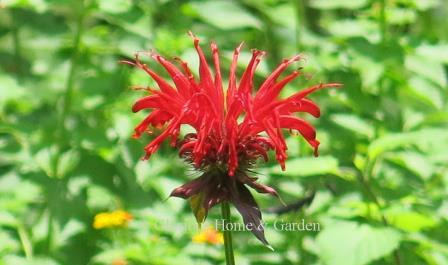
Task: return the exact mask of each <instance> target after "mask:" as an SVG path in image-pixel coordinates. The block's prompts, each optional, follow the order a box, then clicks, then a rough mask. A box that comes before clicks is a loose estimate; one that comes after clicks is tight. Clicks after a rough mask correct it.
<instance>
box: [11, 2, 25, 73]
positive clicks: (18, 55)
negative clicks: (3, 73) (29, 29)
mask: <svg viewBox="0 0 448 265" xmlns="http://www.w3.org/2000/svg"><path fill="white" fill-rule="evenodd" d="M11 14H12V19H13V26H12V29H11V33H12V42H13V46H14V57H15V63H16V75H17V80H18V81H20V80H21V78H22V71H23V67H22V52H21V50H22V48H21V43H20V37H19V24H20V23H19V19H18V18H19V15H18V14H17V10H14V9H13V10H11Z"/></svg>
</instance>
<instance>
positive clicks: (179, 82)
mask: <svg viewBox="0 0 448 265" xmlns="http://www.w3.org/2000/svg"><path fill="white" fill-rule="evenodd" d="M152 57H153V58H154V59H155V60H157V61H158V62H159V63H160V64H161V65H162V66H163V67H164V68H165V69H166V71H167V72H168V73H169V74H170V76H171V78H172V79H173V82H174V84H175V85H176V88H177V90H178V91H179V93H180V94H181V95H182V96H184V97H187V96H189V95H190V82H189V80H188V78H187V77H186V76H185V75H184V74H183V73H182V72H181V71H179V69H177V67H176V66H174V65H173V64H172V63H170V62H169V61H167V60H166V59H165V58H163V57H162V56H160V55H158V54H154V53H153V54H152Z"/></svg>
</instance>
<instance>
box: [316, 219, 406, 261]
mask: <svg viewBox="0 0 448 265" xmlns="http://www.w3.org/2000/svg"><path fill="white" fill-rule="evenodd" d="M400 239H401V235H400V233H398V232H397V231H396V230H394V229H392V228H378V227H373V226H370V225H367V224H359V223H356V222H349V221H336V222H331V223H329V224H328V225H327V226H326V227H325V228H324V230H323V231H322V232H320V233H319V235H318V236H317V245H318V246H319V248H320V254H321V257H322V260H323V261H324V263H325V264H327V265H340V264H344V265H363V264H368V263H370V262H372V261H374V260H376V259H379V258H381V257H384V256H386V255H389V254H390V253H391V252H392V251H393V250H394V249H396V248H397V247H398V245H399V244H400Z"/></svg>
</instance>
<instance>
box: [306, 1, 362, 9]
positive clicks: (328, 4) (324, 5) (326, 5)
mask: <svg viewBox="0 0 448 265" xmlns="http://www.w3.org/2000/svg"><path fill="white" fill-rule="evenodd" d="M367 3H368V1H367V0H338V1H334V0H314V1H310V6H311V7H314V8H318V9H337V8H347V9H357V8H361V7H364V6H365V5H367Z"/></svg>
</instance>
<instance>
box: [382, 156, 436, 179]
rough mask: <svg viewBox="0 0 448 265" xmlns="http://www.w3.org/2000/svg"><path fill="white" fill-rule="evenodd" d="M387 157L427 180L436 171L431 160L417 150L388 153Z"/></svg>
mask: <svg viewBox="0 0 448 265" xmlns="http://www.w3.org/2000/svg"><path fill="white" fill-rule="evenodd" d="M386 158H387V159H388V160H390V161H393V162H395V163H397V164H399V165H401V166H403V167H405V168H407V169H408V170H410V171H412V172H413V173H415V174H416V175H417V176H420V177H421V178H422V179H423V180H427V179H428V178H429V177H430V176H431V175H432V174H433V172H434V168H433V166H432V164H431V161H429V160H428V158H427V157H426V156H424V155H422V154H420V153H417V152H410V151H408V152H396V153H392V154H390V155H387V157H386Z"/></svg>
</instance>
